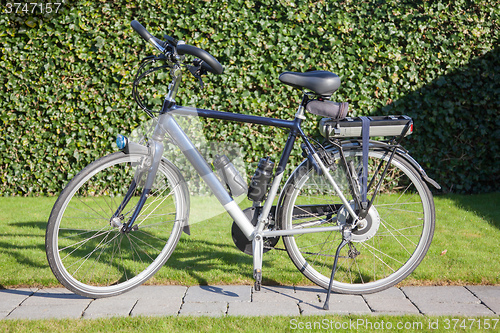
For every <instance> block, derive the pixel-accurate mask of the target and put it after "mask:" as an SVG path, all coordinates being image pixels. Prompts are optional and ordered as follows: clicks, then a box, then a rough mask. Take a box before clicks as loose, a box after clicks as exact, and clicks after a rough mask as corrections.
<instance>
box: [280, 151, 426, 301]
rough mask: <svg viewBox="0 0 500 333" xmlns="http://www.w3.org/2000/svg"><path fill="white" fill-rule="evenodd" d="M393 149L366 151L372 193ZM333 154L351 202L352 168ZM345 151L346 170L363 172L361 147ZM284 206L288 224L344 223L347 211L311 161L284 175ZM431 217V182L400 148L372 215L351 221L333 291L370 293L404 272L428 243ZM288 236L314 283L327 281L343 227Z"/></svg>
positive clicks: (293, 254) (334, 170) (334, 169)
mask: <svg viewBox="0 0 500 333" xmlns="http://www.w3.org/2000/svg"><path fill="white" fill-rule="evenodd" d="M390 156H391V152H390V151H388V150H384V149H379V150H376V149H371V150H370V151H369V163H368V165H369V167H368V182H369V184H371V186H370V188H369V192H371V193H369V194H370V195H369V196H368V199H370V198H371V194H372V192H373V191H374V189H375V188H376V185H377V184H378V183H379V181H380V180H381V177H382V172H383V170H384V169H385V168H386V166H387V164H388V163H389V160H390ZM331 157H332V161H333V163H332V164H331V165H330V166H329V171H330V174H331V175H332V177H333V179H334V180H335V181H336V182H337V184H338V185H339V187H340V189H341V190H342V192H343V194H344V195H345V196H346V198H347V200H348V201H349V202H350V204H351V207H353V208H354V201H353V197H352V193H351V191H350V189H349V186H348V182H347V179H348V178H347V177H348V176H347V168H346V167H345V166H344V163H343V162H342V161H341V159H340V156H339V154H338V152H335V151H334V152H331ZM345 157H346V160H347V162H348V165H349V170H352V172H353V173H354V174H355V175H356V176H357V175H361V170H362V165H363V164H362V152H361V149H354V150H347V151H346V152H345ZM377 170H378V172H377ZM371 180H373V182H370V181H371ZM358 186H359V185H358ZM358 191H359V188H358ZM282 207H283V208H282V211H281V214H280V215H281V217H280V221H279V223H280V227H281V229H285V230H286V229H302V228H317V227H326V226H334V225H342V224H343V223H346V220H347V218H348V213H347V210H346V208H345V207H344V205H343V203H342V201H341V200H340V198H339V197H338V195H337V193H336V192H335V191H334V189H333V187H332V185H331V184H330V182H329V181H328V180H327V178H326V177H325V176H320V175H318V173H316V172H315V171H314V169H313V168H312V167H311V166H310V165H309V164H308V163H306V162H304V163H303V164H302V165H300V166H299V167H298V168H297V170H296V171H295V172H294V174H293V175H292V177H291V179H290V180H289V182H288V183H287V185H286V188H285V198H284V200H283V206H282ZM434 220H435V213H434V202H433V199H432V194H431V192H430V191H429V189H428V187H427V185H426V184H425V183H424V182H423V181H422V178H421V176H420V175H419V173H418V172H417V171H416V170H415V168H414V167H413V166H411V165H410V164H409V163H408V162H407V161H406V160H404V159H403V158H402V157H400V156H399V155H397V154H396V155H395V156H394V158H393V159H392V161H391V162H390V164H389V165H388V166H387V173H386V174H385V176H384V178H383V179H382V180H381V182H380V190H379V192H378V194H377V196H376V199H375V202H373V206H372V207H371V208H370V210H369V212H368V216H367V217H366V219H365V220H363V221H361V223H360V225H359V226H358V227H356V228H355V229H353V232H352V241H351V242H350V243H349V244H348V246H345V247H344V248H343V249H342V251H341V253H340V256H339V261H338V265H337V271H336V274H335V281H333V286H332V291H334V292H338V293H349V294H364V293H373V292H377V291H381V290H384V289H386V288H389V287H391V286H393V285H395V284H396V283H398V282H400V281H401V280H403V279H404V278H406V277H407V276H408V275H409V274H410V273H411V272H412V271H413V270H414V269H415V268H416V267H417V266H418V265H419V263H420V262H421V261H422V259H423V258H424V256H425V254H426V252H427V250H428V248H429V246H430V243H431V241H432V237H433V233H434V223H435V221H434ZM283 240H284V243H285V247H286V250H287V252H288V254H289V256H290V258H291V260H292V261H293V263H294V264H295V265H296V267H297V268H298V269H299V270H300V271H301V272H302V273H303V274H304V275H305V276H306V277H307V278H309V279H310V280H311V281H313V282H314V283H316V284H317V285H319V286H321V287H323V288H328V284H329V282H330V275H331V270H332V266H333V261H334V257H335V252H336V250H337V246H338V245H339V244H340V242H341V240H342V236H341V233H340V232H337V231H332V232H320V233H311V234H300V235H295V236H287V237H283Z"/></svg>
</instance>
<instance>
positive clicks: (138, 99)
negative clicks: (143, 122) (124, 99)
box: [132, 54, 172, 118]
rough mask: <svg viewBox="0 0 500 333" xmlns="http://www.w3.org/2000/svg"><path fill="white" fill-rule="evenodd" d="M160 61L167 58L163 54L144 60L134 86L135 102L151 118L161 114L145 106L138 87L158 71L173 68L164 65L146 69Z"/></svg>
mask: <svg viewBox="0 0 500 333" xmlns="http://www.w3.org/2000/svg"><path fill="white" fill-rule="evenodd" d="M159 60H165V57H164V56H163V54H162V55H160V56H154V55H153V56H149V57H146V58H144V59H142V61H141V64H140V66H139V69H138V70H137V74H136V75H135V79H134V83H133V85H132V96H133V97H134V100H135V102H136V103H137V105H139V107H140V108H141V109H142V110H143V111H144V112H146V114H147V115H148V116H150V117H151V118H156V116H155V115H154V114H155V113H160V112H159V111H154V110H151V109H149V108H148V107H147V106H146V105H144V100H145V98H143V97H142V96H141V95H140V94H139V92H138V86H139V84H140V82H141V81H142V80H143V79H144V78H146V77H147V76H149V75H150V74H152V73H154V72H156V71H159V70H162V69H165V68H172V66H170V65H169V64H166V65H162V66H156V67H152V68H149V69H147V70H146V68H147V67H148V66H150V65H152V64H154V63H156V62H157V61H159Z"/></svg>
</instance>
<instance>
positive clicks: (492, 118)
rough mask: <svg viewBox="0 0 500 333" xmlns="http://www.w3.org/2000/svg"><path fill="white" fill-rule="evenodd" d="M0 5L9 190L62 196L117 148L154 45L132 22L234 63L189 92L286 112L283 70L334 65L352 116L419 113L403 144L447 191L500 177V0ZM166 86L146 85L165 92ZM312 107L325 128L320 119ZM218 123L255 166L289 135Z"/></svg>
mask: <svg viewBox="0 0 500 333" xmlns="http://www.w3.org/2000/svg"><path fill="white" fill-rule="evenodd" d="M2 6H4V5H2ZM3 9H4V13H3V14H2V15H1V16H0V35H1V38H2V46H1V48H2V52H1V59H0V80H1V86H2V87H3V88H2V92H1V98H0V106H1V116H0V117H1V122H0V126H1V127H0V130H1V133H2V134H1V137H0V193H1V194H2V195H41V194H44V195H47V194H48V195H51V194H56V193H57V192H59V191H60V189H61V187H62V186H63V185H64V184H65V183H66V182H67V181H68V180H69V179H71V177H73V176H74V175H75V173H76V172H77V171H78V170H80V169H81V168H82V167H84V166H85V165H86V164H88V163H89V162H90V161H92V160H94V159H96V158H98V157H99V156H102V155H104V154H107V153H109V152H111V151H113V147H112V142H113V141H114V138H115V136H116V134H118V133H129V132H130V131H131V129H132V128H134V127H136V126H137V125H138V124H139V123H141V122H143V121H145V120H146V116H145V114H143V113H142V112H140V111H138V109H137V107H136V106H135V103H134V101H133V100H132V98H131V85H132V79H133V75H134V71H135V69H136V68H137V64H138V61H139V60H140V59H141V58H142V57H144V56H146V55H148V54H150V53H151V52H152V50H153V49H152V47H150V46H149V45H146V44H145V43H144V42H143V41H142V39H141V38H140V37H139V36H138V35H137V34H136V33H135V32H133V31H132V29H131V28H130V21H131V20H132V19H137V20H139V21H140V22H142V23H143V24H144V25H145V26H146V27H147V28H148V30H149V31H150V32H152V33H153V34H155V35H158V36H161V35H162V34H163V33H168V34H170V35H173V36H175V37H177V38H181V39H184V40H185V41H186V42H187V43H190V44H194V45H197V46H199V47H201V48H205V49H207V50H208V51H209V52H211V53H212V54H213V55H214V56H215V57H217V58H218V59H219V60H220V62H221V63H222V64H223V65H224V66H225V73H224V74H223V75H221V76H217V77H216V76H211V77H210V78H209V79H208V81H206V88H205V90H202V91H201V90H199V89H198V88H197V85H196V82H195V80H192V79H191V78H189V77H188V76H187V75H186V77H185V82H186V84H185V85H184V88H183V89H182V91H181V93H180V98H179V100H178V103H179V104H182V105H192V106H198V107H202V108H215V109H219V110H229V111H233V112H241V113H247V114H255V115H265V116H272V117H277V118H279V117H283V118H287V119H289V118H291V117H293V114H294V113H295V109H296V106H297V103H298V102H299V100H300V93H299V92H298V91H295V90H293V89H291V88H289V87H285V86H283V85H280V84H279V81H278V75H279V74H280V73H281V72H283V71H285V70H294V71H305V70H308V69H312V68H316V69H326V70H330V71H333V72H335V73H337V74H338V75H340V77H341V78H342V81H343V85H342V87H341V88H340V89H339V91H338V92H337V93H336V94H335V96H334V98H335V99H336V100H338V101H348V102H349V103H350V106H351V110H352V114H354V115H368V114H371V115H378V114H389V113H390V114H408V115H410V116H412V117H413V118H414V119H415V132H414V134H413V135H412V136H411V139H410V140H409V141H407V142H406V144H405V145H406V146H407V148H409V149H410V151H411V153H412V155H413V156H414V157H415V158H416V159H417V160H419V161H421V162H422V165H423V166H424V167H425V168H426V170H427V171H428V173H429V175H430V176H431V177H433V178H435V179H436V180H437V181H438V182H439V183H440V184H441V185H442V186H443V187H444V189H445V190H446V191H459V192H484V191H492V190H498V189H499V183H500V181H499V177H500V176H499V174H500V172H499V166H498V165H499V163H498V161H495V159H498V156H500V154H499V145H500V137H499V132H498V130H496V129H497V128H499V125H500V121H499V109H500V105H499V98H498V95H499V87H500V84H499V83H500V64H499V49H498V41H499V34H500V33H499V31H500V27H499V21H498V19H499V11H500V10H499V7H498V5H497V4H495V2H494V1H493V2H492V1H451V2H450V1H397V0H388V1H373V0H372V1H364V2H359V1H343V2H337V1H317V2H310V1H293V0H280V1H269V0H267V1H252V0H246V1H243V0H236V1H221V0H214V1H210V0H207V1H200V0H197V1H192V0H188V1H178V0H169V1H152V0H143V1H130V0H117V1H96V0H94V1H81V0H79V1H72V2H71V4H65V5H64V6H63V7H62V8H61V10H60V11H59V12H58V13H51V14H48V15H47V14H46V15H41V14H26V13H23V12H22V11H21V12H18V13H17V14H15V13H11V14H6V13H5V7H4V8H3ZM163 90H164V89H161V88H159V89H158V91H155V90H154V89H153V90H151V91H150V92H149V96H150V97H151V98H156V101H158V102H159V101H161V99H160V97H161V95H160V93H161V92H162V91H163ZM309 119H310V120H312V121H310V122H309V123H308V125H307V130H308V131H309V133H311V135H313V136H314V135H315V134H317V132H315V131H316V130H315V126H316V120H317V119H315V118H314V117H313V116H312V115H311V116H309ZM206 126H207V131H208V136H209V137H210V138H211V139H214V140H222V139H226V138H227V137H228V136H231V137H232V139H233V138H234V140H236V141H237V142H238V143H239V144H241V145H243V146H244V147H245V150H246V156H245V158H246V160H247V162H255V161H257V160H258V159H259V158H260V157H262V156H266V155H273V156H279V149H280V147H281V145H282V142H283V140H284V139H285V137H286V133H282V132H277V133H276V132H275V130H274V129H268V128H255V127H249V126H241V125H239V124H234V123H225V122H220V121H208V122H207V123H206ZM256 133H259V134H261V135H255V134H256ZM297 155H300V154H297ZM276 158H277V157H276ZM293 162H294V163H297V160H294V161H293Z"/></svg>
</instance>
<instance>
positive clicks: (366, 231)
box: [337, 201, 380, 242]
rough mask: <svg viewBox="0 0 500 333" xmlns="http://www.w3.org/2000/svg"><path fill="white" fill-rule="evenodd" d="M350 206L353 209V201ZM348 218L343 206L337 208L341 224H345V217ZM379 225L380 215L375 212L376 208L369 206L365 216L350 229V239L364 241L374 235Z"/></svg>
mask: <svg viewBox="0 0 500 333" xmlns="http://www.w3.org/2000/svg"><path fill="white" fill-rule="evenodd" d="M350 204H351V208H352V209H354V202H353V201H351V203H350ZM348 218H349V212H348V211H347V209H346V208H345V206H343V207H342V208H340V209H339V212H338V214H337V219H338V221H339V224H340V225H341V226H344V225H345V224H346V221H347V219H348ZM379 227H380V216H379V214H378V212H377V209H376V208H375V207H374V206H371V207H370V209H369V210H368V214H367V215H366V217H365V218H364V219H363V220H361V221H359V222H358V224H357V225H356V227H355V228H353V229H352V241H353V242H365V241H367V240H369V239H370V238H372V237H373V236H375V234H376V233H377V231H378V228H379Z"/></svg>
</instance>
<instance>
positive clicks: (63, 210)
mask: <svg viewBox="0 0 500 333" xmlns="http://www.w3.org/2000/svg"><path fill="white" fill-rule="evenodd" d="M146 160H147V156H144V155H138V154H125V153H123V152H118V153H114V154H111V155H108V156H105V157H103V158H101V159H99V160H97V161H95V162H94V163H92V164H90V165H88V166H87V167H86V168H84V169H83V170H82V171H81V172H80V173H79V174H78V175H76V176H75V177H74V178H73V179H72V180H71V181H70V182H69V184H68V185H67V187H66V188H65V189H64V190H63V191H62V192H61V194H60V196H59V198H58V199H57V201H56V203H55V205H54V207H53V209H52V212H51V214H50V217H49V221H48V224H47V232H46V238H45V247H46V253H47V259H48V262H49V265H50V268H51V269H52V272H53V273H54V275H55V276H56V278H57V279H58V280H59V282H60V283H61V284H63V285H64V286H65V287H66V288H68V289H69V290H71V291H73V292H75V293H77V294H79V295H82V296H86V297H91V298H99V297H109V296H115V295H119V294H121V293H123V292H126V291H128V290H130V289H132V288H134V287H137V286H139V285H140V284H142V283H143V282H145V281H146V280H147V279H149V278H150V277H152V276H153V274H155V273H156V272H157V271H158V270H159V269H160V268H161V267H162V265H163V264H164V263H165V262H166V261H167V259H168V258H169V257H170V255H171V254H172V252H173V250H174V248H175V246H176V245H177V242H178V241H179V238H180V235H181V233H182V229H183V226H184V225H185V223H187V219H188V214H189V196H188V190H187V186H186V183H185V182H184V179H183V178H182V176H181V175H180V173H179V172H178V169H177V168H176V167H175V166H174V165H173V164H171V163H170V162H168V161H166V160H162V161H161V163H160V166H159V169H158V172H157V175H156V179H155V182H154V184H153V187H152V189H151V192H150V194H149V195H148V199H147V201H146V204H145V205H144V207H143V209H142V210H141V212H140V215H139V217H138V218H137V220H136V222H135V224H134V228H133V229H132V231H130V232H125V233H124V232H122V231H121V226H122V224H123V223H126V222H127V221H128V219H129V217H130V216H131V214H132V213H133V212H134V210H135V206H136V204H137V202H138V200H139V197H140V195H141V193H142V190H143V188H142V184H143V183H144V178H145V177H138V174H140V173H139V172H137V168H140V167H143V166H142V165H143V163H145V162H146ZM145 173H147V172H145ZM134 179H135V180H136V183H137V184H138V185H137V187H135V191H134V192H133V195H132V196H131V198H130V200H128V201H127V200H124V198H125V195H126V193H127V192H128V191H129V186H130V184H132V182H133V181H134ZM141 179H142V180H141ZM120 205H122V206H123V205H125V206H124V207H123V209H121V213H120V214H119V216H118V217H114V218H113V216H114V215H116V214H115V212H117V210H118V207H119V206H120Z"/></svg>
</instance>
